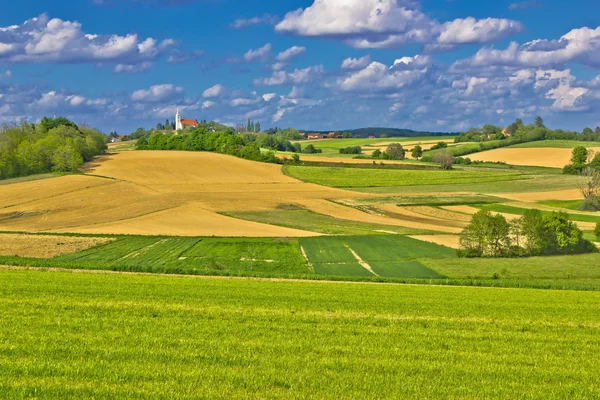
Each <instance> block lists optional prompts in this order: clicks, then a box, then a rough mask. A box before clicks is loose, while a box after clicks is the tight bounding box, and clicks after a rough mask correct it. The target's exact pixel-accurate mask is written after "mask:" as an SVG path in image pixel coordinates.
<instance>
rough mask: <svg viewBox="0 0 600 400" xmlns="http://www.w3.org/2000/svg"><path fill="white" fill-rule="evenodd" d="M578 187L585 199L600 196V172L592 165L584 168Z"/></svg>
mask: <svg viewBox="0 0 600 400" xmlns="http://www.w3.org/2000/svg"><path fill="white" fill-rule="evenodd" d="M577 188H578V189H579V191H580V192H581V195H582V196H583V198H584V199H589V198H598V195H600V172H598V171H596V170H595V169H594V168H592V167H586V168H585V169H583V170H582V171H581V174H580V179H579V182H578V184H577Z"/></svg>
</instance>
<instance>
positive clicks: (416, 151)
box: [410, 145, 423, 160]
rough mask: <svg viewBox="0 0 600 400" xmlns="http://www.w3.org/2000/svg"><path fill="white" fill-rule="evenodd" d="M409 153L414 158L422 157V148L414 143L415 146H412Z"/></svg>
mask: <svg viewBox="0 0 600 400" xmlns="http://www.w3.org/2000/svg"><path fill="white" fill-rule="evenodd" d="M410 155H411V156H412V158H414V159H415V160H418V159H419V158H421V157H423V148H422V147H421V146H419V145H416V146H415V147H413V149H412V151H411V152H410Z"/></svg>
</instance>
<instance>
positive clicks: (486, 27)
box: [275, 0, 522, 51]
mask: <svg viewBox="0 0 600 400" xmlns="http://www.w3.org/2000/svg"><path fill="white" fill-rule="evenodd" d="M521 29H522V26H521V24H520V23H518V22H515V21H511V20H507V19H496V18H487V19H483V20H476V19H475V18H465V19H457V20H454V21H450V22H447V23H440V22H438V21H437V20H433V19H430V18H429V17H428V16H427V15H426V14H425V13H423V11H422V10H421V9H420V2H418V1H415V0H343V1H331V0H314V3H313V4H312V5H311V6H309V7H307V8H305V9H302V8H300V9H298V10H295V11H292V12H289V13H288V14H286V15H285V17H284V19H283V20H282V21H281V22H279V23H278V24H277V25H276V26H275V31H276V32H278V33H282V34H290V35H297V36H309V37H323V38H329V39H340V40H344V41H345V42H346V43H347V44H349V45H351V46H353V47H357V48H395V47H401V46H403V45H406V44H409V43H423V44H427V45H430V47H429V49H430V50H432V51H433V50H435V51H443V50H449V49H452V48H453V45H457V44H464V43H488V42H491V41H495V40H498V39H501V38H504V37H506V36H508V35H511V34H514V33H516V32H519V31H520V30H521ZM436 43H437V45H435V46H433V45H434V44H436Z"/></svg>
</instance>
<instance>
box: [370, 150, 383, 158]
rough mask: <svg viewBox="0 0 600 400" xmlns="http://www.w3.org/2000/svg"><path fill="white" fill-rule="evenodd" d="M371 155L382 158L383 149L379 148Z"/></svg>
mask: <svg viewBox="0 0 600 400" xmlns="http://www.w3.org/2000/svg"><path fill="white" fill-rule="evenodd" d="M371 157H373V158H380V157H381V150H379V149H377V150H375V151H374V152H373V153H372V154H371Z"/></svg>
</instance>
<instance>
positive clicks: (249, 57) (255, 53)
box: [244, 43, 273, 62]
mask: <svg viewBox="0 0 600 400" xmlns="http://www.w3.org/2000/svg"><path fill="white" fill-rule="evenodd" d="M272 50H273V46H272V45H271V43H267V44H265V45H264V46H263V47H261V48H258V49H255V50H254V49H250V50H248V52H246V54H244V60H245V61H248V62H250V61H256V60H259V61H266V60H267V59H268V58H269V56H270V55H271V51H272Z"/></svg>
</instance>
